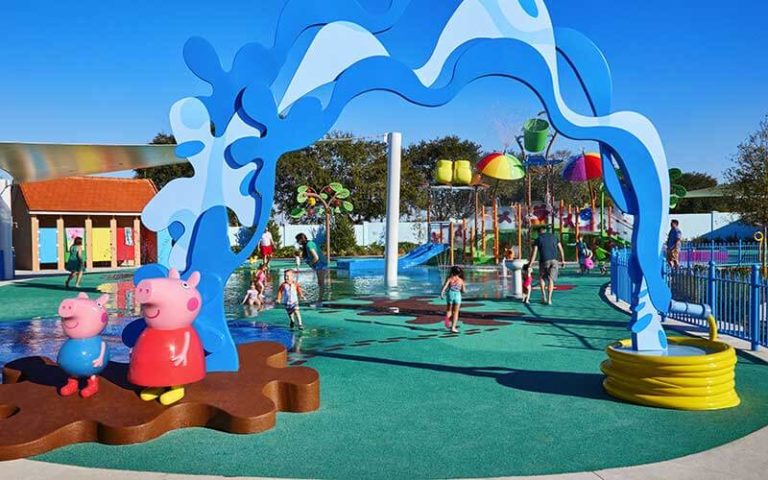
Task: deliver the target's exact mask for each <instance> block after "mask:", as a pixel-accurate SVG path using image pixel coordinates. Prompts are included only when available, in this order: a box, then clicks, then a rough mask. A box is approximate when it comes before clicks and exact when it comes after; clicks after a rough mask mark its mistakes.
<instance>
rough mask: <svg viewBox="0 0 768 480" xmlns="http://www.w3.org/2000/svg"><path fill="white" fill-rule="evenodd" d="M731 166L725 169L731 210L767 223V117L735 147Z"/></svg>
mask: <svg viewBox="0 0 768 480" xmlns="http://www.w3.org/2000/svg"><path fill="white" fill-rule="evenodd" d="M733 163H734V165H733V167H731V168H730V169H728V170H727V171H726V172H725V177H726V179H727V180H728V182H729V184H730V185H729V187H728V190H729V191H730V194H731V201H732V202H733V207H734V210H735V211H736V212H738V213H740V214H741V217H742V219H743V220H744V221H746V222H748V223H751V224H753V225H760V226H763V227H765V226H766V225H768V117H766V118H765V119H763V121H761V122H760V127H759V128H758V129H757V131H755V132H754V133H752V134H751V135H750V136H749V138H747V140H746V141H744V142H743V143H741V144H740V145H739V147H738V153H737V154H736V156H735V157H734V159H733Z"/></svg>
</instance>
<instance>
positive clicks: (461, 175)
mask: <svg viewBox="0 0 768 480" xmlns="http://www.w3.org/2000/svg"><path fill="white" fill-rule="evenodd" d="M470 183H472V164H471V163H469V160H456V161H455V162H453V184H454V185H469V184H470Z"/></svg>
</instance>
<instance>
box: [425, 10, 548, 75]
mask: <svg viewBox="0 0 768 480" xmlns="http://www.w3.org/2000/svg"><path fill="white" fill-rule="evenodd" d="M478 38H488V39H494V38H510V39H517V40H521V41H524V42H526V43H528V44H530V45H534V46H537V45H540V46H541V47H548V48H550V49H551V51H552V52H553V53H554V51H555V49H554V48H555V37H554V33H553V30H552V24H551V22H550V20H549V13H548V12H547V10H546V8H545V7H544V6H543V4H542V5H541V6H540V7H539V15H538V16H537V17H536V18H532V17H531V16H530V15H528V13H527V12H526V11H525V10H523V7H522V6H520V3H519V2H518V1H516V0H512V1H500V0H467V1H465V2H463V3H462V4H461V5H459V7H458V8H457V9H456V11H455V12H454V13H453V15H452V16H451V18H450V19H449V20H448V23H447V24H446V26H445V28H444V29H443V32H442V33H441V34H440V38H439V39H438V41H437V45H436V46H435V49H434V50H433V51H432V56H431V57H430V58H429V60H427V62H426V63H425V64H424V65H422V66H421V67H420V68H418V69H416V70H415V71H414V72H415V73H416V75H417V76H418V77H419V80H421V83H422V84H424V85H425V86H431V85H433V84H434V83H435V81H436V80H437V77H438V76H439V75H440V72H441V70H442V69H443V66H444V65H445V62H446V61H447V60H448V58H449V57H450V56H451V54H452V53H453V52H454V51H455V50H456V49H457V48H459V47H460V46H461V45H463V44H464V43H466V42H468V41H470V40H475V39H478ZM540 51H542V50H540ZM553 58H554V57H553Z"/></svg>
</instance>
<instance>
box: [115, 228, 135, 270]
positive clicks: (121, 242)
mask: <svg viewBox="0 0 768 480" xmlns="http://www.w3.org/2000/svg"><path fill="white" fill-rule="evenodd" d="M133 242H134V238H133V229H132V228H131V227H119V228H118V229H117V263H118V264H121V265H122V264H123V263H125V262H133V260H134V258H133V257H134V253H135V249H134V244H133Z"/></svg>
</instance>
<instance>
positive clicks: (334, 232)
mask: <svg viewBox="0 0 768 480" xmlns="http://www.w3.org/2000/svg"><path fill="white" fill-rule="evenodd" d="M356 246H357V239H356V238H355V226H354V224H353V223H352V221H351V220H350V218H349V216H348V215H336V216H335V217H334V218H333V224H332V225H331V249H332V250H333V253H335V254H336V255H350V254H352V253H354V248H355V247H356Z"/></svg>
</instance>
